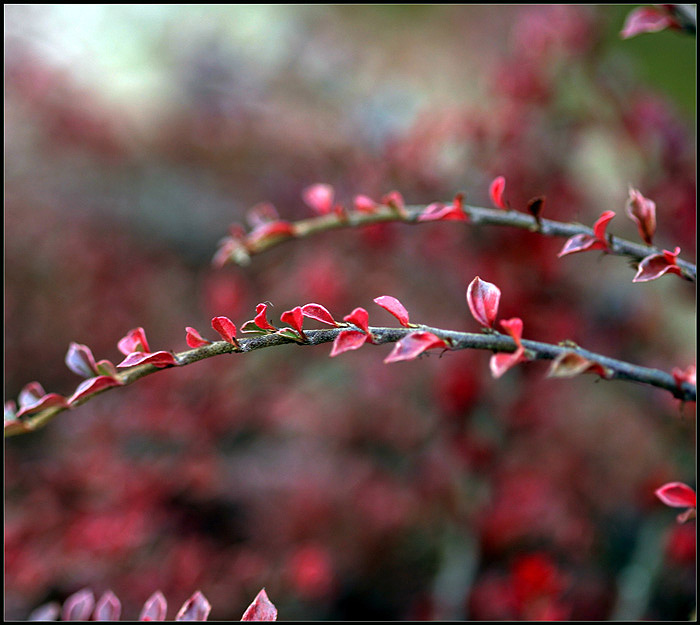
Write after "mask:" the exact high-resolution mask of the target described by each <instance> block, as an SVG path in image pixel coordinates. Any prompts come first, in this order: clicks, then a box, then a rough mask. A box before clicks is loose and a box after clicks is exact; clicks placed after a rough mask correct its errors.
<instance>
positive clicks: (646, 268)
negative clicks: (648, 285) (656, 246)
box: [632, 247, 682, 282]
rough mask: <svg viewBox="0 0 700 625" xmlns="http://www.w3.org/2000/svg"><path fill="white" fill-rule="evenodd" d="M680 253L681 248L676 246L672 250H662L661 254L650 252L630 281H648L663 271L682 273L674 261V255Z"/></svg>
mask: <svg viewBox="0 0 700 625" xmlns="http://www.w3.org/2000/svg"><path fill="white" fill-rule="evenodd" d="M680 253H681V248H680V247H677V248H676V249H675V250H674V251H673V252H669V251H668V250H664V251H663V253H662V254H651V255H649V256H647V257H646V258H643V259H642V262H640V263H639V268H638V270H637V275H635V276H634V278H633V279H632V282H649V281H650V280H656V279H657V278H660V277H661V276H663V275H664V274H665V273H675V274H677V275H679V276H680V275H682V274H681V269H680V267H679V266H678V265H677V263H676V257H677V256H678V255H679V254H680Z"/></svg>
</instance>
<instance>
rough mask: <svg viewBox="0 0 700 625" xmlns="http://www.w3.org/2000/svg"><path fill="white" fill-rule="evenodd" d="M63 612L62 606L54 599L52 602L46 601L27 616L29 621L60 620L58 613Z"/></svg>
mask: <svg viewBox="0 0 700 625" xmlns="http://www.w3.org/2000/svg"><path fill="white" fill-rule="evenodd" d="M60 613H61V606H60V605H59V604H58V603H56V602H55V601H52V602H51V603H45V604H44V605H42V606H39V607H38V608H37V609H36V610H32V612H31V613H30V614H29V616H28V617H27V620H28V621H56V620H58V615H59V614H60Z"/></svg>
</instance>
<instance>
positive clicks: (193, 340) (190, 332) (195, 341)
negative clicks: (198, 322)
mask: <svg viewBox="0 0 700 625" xmlns="http://www.w3.org/2000/svg"><path fill="white" fill-rule="evenodd" d="M185 332H186V333H187V334H186V335H185V340H186V341H187V345H189V346H190V347H192V348H193V349H194V348H196V347H202V345H211V341H207V340H206V339H203V338H202V337H201V336H200V334H199V332H197V330H195V329H194V328H191V327H190V326H187V327H186V328H185Z"/></svg>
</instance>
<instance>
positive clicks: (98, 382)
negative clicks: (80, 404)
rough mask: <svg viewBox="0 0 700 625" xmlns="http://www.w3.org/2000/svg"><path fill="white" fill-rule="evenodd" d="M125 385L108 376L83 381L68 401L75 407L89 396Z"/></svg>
mask: <svg viewBox="0 0 700 625" xmlns="http://www.w3.org/2000/svg"><path fill="white" fill-rule="evenodd" d="M137 353H138V352H137ZM123 385H124V383H123V382H121V381H120V380H117V379H115V378H113V377H111V376H108V375H98V376H97V377H95V378H90V379H88V380H83V381H82V382H81V383H80V384H79V385H78V388H76V389H75V392H74V393H73V394H72V395H71V396H70V398H69V399H68V404H69V405H73V404H74V403H75V402H76V401H78V400H79V399H82V398H83V397H87V396H88V395H94V394H95V393H99V392H100V391H102V390H104V389H106V388H110V387H112V386H123Z"/></svg>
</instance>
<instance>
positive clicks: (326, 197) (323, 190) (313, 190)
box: [302, 183, 335, 215]
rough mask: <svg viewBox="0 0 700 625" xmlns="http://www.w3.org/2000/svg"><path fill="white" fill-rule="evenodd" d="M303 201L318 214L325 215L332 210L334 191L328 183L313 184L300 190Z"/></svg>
mask: <svg viewBox="0 0 700 625" xmlns="http://www.w3.org/2000/svg"><path fill="white" fill-rule="evenodd" d="M302 197H303V198H304V202H306V204H307V205H308V206H309V207H311V208H312V209H313V210H314V211H316V213H318V214H319V215H326V214H327V213H330V212H331V211H332V210H333V199H334V197H335V191H334V189H333V187H332V186H331V185H329V184H320V183H319V184H314V185H311V186H310V187H306V189H304V190H303V192H302Z"/></svg>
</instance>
